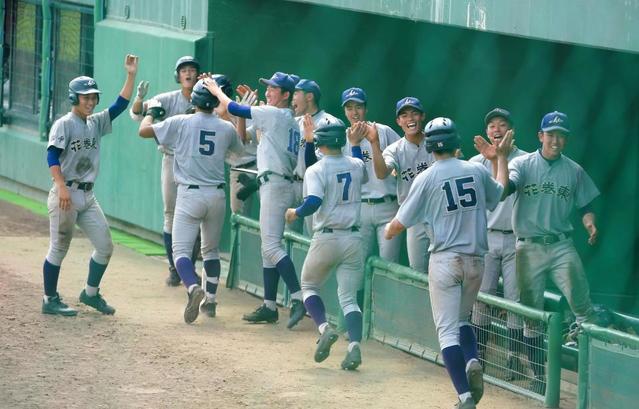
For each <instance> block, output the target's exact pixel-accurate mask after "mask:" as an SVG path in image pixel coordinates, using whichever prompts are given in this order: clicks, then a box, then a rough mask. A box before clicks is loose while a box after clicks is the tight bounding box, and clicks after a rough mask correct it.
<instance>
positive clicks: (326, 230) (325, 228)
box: [322, 226, 359, 233]
mask: <svg viewBox="0 0 639 409" xmlns="http://www.w3.org/2000/svg"><path fill="white" fill-rule="evenodd" d="M334 231H359V227H357V226H353V227H351V228H350V229H331V228H330V227H324V228H323V229H322V233H333V232H334Z"/></svg>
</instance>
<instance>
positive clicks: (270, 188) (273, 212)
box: [260, 174, 295, 268]
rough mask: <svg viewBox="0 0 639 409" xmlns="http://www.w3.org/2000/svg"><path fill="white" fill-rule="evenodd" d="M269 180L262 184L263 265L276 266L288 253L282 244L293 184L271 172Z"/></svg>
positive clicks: (267, 266) (292, 193) (292, 198)
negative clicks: (285, 216)
mask: <svg viewBox="0 0 639 409" xmlns="http://www.w3.org/2000/svg"><path fill="white" fill-rule="evenodd" d="M268 179H269V180H268V182H265V183H262V184H261V185H260V238H261V240H262V265H263V267H265V268H275V266H276V265H277V263H278V262H279V261H280V260H282V259H283V258H284V257H286V256H287V255H288V254H287V253H286V250H285V249H284V245H283V244H282V237H283V236H284V226H285V224H286V221H285V219H284V214H285V213H286V209H288V208H289V207H291V206H292V205H293V201H294V200H295V191H294V190H293V184H292V182H290V181H289V180H286V179H284V178H283V177H281V176H278V175H275V174H270V175H268Z"/></svg>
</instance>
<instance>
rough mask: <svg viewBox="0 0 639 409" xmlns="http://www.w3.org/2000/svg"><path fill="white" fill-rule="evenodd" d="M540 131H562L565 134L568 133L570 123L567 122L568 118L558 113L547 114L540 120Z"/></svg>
mask: <svg viewBox="0 0 639 409" xmlns="http://www.w3.org/2000/svg"><path fill="white" fill-rule="evenodd" d="M541 130H542V132H549V131H562V132H565V133H570V123H569V122H568V116H567V115H566V114H564V113H563V112H559V111H553V112H549V113H547V114H546V115H544V117H543V118H542V120H541Z"/></svg>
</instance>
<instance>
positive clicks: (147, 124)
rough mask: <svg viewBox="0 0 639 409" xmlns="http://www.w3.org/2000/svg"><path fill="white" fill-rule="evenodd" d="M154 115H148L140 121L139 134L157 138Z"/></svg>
mask: <svg viewBox="0 0 639 409" xmlns="http://www.w3.org/2000/svg"><path fill="white" fill-rule="evenodd" d="M152 125H153V116H151V114H149V115H147V116H145V117H144V119H142V122H140V128H138V135H140V136H141V137H143V138H155V131H154V130H153V126H152Z"/></svg>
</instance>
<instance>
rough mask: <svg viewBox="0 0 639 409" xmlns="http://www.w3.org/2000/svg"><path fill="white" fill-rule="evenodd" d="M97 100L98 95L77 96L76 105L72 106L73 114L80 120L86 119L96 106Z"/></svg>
mask: <svg viewBox="0 0 639 409" xmlns="http://www.w3.org/2000/svg"><path fill="white" fill-rule="evenodd" d="M98 98H99V97H98V94H86V95H78V104H77V105H74V106H73V108H72V110H73V112H75V113H76V115H78V116H80V117H81V118H86V117H88V116H89V115H91V114H92V113H93V110H94V109H95V106H96V105H98Z"/></svg>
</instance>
